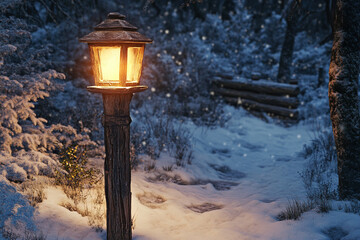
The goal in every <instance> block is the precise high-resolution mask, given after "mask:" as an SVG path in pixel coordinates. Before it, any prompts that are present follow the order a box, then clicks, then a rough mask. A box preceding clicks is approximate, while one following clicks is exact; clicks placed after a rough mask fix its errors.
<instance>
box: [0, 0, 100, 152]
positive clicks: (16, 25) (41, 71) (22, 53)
mask: <svg viewBox="0 0 360 240" xmlns="http://www.w3.org/2000/svg"><path fill="white" fill-rule="evenodd" d="M24 4H25V2H22V1H18V2H16V3H14V4H10V3H9V4H8V5H6V8H2V9H0V10H1V11H2V12H6V13H7V14H4V15H1V17H0V20H1V21H0V28H1V29H2V31H1V33H0V58H1V64H0V79H1V81H0V149H1V151H3V152H6V153H9V154H15V152H17V151H19V150H21V149H24V150H26V151H30V150H32V151H40V152H53V151H55V150H56V149H57V148H62V147H64V146H69V145H70V144H72V143H74V142H76V143H78V144H82V145H88V144H94V143H93V142H91V141H90V138H89V136H87V135H86V134H78V132H77V131H76V130H75V129H74V128H73V127H71V126H64V125H61V124H52V123H49V122H48V121H47V119H45V118H43V117H39V116H38V115H37V114H36V110H35V109H36V108H37V107H38V105H39V102H38V101H39V100H40V99H44V98H47V97H49V96H50V95H51V94H52V93H53V92H54V91H58V90H62V84H61V81H62V80H64V79H65V75H64V74H62V73H58V72H57V71H55V70H49V68H50V66H51V65H52V63H53V62H52V60H51V59H49V58H50V56H51V52H52V51H53V47H52V46H51V44H48V45H43V46H37V45H35V44H34V42H33V41H32V32H33V31H35V30H36V25H33V24H29V23H28V22H27V21H26V20H25V19H24V18H22V19H20V18H17V17H16V15H17V11H16V9H17V8H19V7H24ZM8 16H10V17H8Z"/></svg>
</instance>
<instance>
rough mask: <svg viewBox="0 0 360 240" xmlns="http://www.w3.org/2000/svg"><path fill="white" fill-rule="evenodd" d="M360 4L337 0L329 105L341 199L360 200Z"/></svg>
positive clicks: (352, 0) (352, 1) (350, 0)
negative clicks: (359, 81) (359, 90)
mask: <svg viewBox="0 0 360 240" xmlns="http://www.w3.org/2000/svg"><path fill="white" fill-rule="evenodd" d="M359 12H360V1H357V0H356V1H354V0H337V3H336V5H335V16H334V19H333V35H334V42H333V47H332V53H331V62H330V69H329V77H330V81H329V104H330V116H331V121H332V128H333V133H334V138H335V144H336V150H337V157H338V174H339V194H340V198H342V199H347V198H357V199H360V115H359V99H358V77H359V66H360V45H359V39H360V24H359V23H360V15H359Z"/></svg>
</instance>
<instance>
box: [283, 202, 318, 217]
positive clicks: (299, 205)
mask: <svg viewBox="0 0 360 240" xmlns="http://www.w3.org/2000/svg"><path fill="white" fill-rule="evenodd" d="M313 208H314V204H313V202H311V201H308V200H307V201H299V200H291V201H289V203H288V205H287V207H286V209H285V210H284V211H282V212H280V213H279V214H278V216H277V219H278V220H279V221H284V220H299V218H300V217H301V215H302V214H303V213H305V212H308V211H310V210H311V209H313Z"/></svg>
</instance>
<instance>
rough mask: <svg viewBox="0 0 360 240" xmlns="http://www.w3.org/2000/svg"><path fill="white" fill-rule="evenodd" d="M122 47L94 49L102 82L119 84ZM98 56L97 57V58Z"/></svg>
mask: <svg viewBox="0 0 360 240" xmlns="http://www.w3.org/2000/svg"><path fill="white" fill-rule="evenodd" d="M120 50H121V48H120V47H94V51H95V59H96V58H97V59H98V60H99V63H100V64H96V65H97V66H98V68H99V81H100V82H109V83H111V82H115V83H117V82H119V69H120ZM96 55H97V56H96Z"/></svg>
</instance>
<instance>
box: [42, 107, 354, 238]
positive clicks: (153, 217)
mask: <svg viewBox="0 0 360 240" xmlns="http://www.w3.org/2000/svg"><path fill="white" fill-rule="evenodd" d="M226 111H229V112H231V114H232V119H231V120H230V121H229V122H228V123H227V124H226V125H225V127H223V128H220V127H217V128H213V129H211V128H210V129H209V128H202V127H198V126H196V125H194V124H192V123H191V122H188V123H186V126H187V127H188V128H190V129H191V130H192V133H193V140H192V144H193V145H194V160H193V163H192V164H191V165H186V167H184V168H180V167H174V168H173V170H172V171H165V170H163V169H162V167H163V166H169V165H170V164H171V163H173V162H174V160H173V159H171V158H170V157H169V156H168V155H167V154H162V155H161V157H160V159H158V160H156V161H155V163H156V170H154V171H150V172H145V171H143V170H137V171H133V172H132V196H133V198H132V214H133V217H134V219H135V230H134V231H133V236H134V239H136V240H149V239H169V240H177V239H210V240H211V239H227V240H232V239H234V240H235V239H244V240H245V239H251V240H253V239H277V240H280V239H284V240H287V239H293V240H296V239H299V240H300V239H301V240H302V239H314V240H315V239H318V240H320V239H324V240H325V239H331V238H330V237H329V236H330V235H334V236H335V235H336V234H338V235H339V236H342V237H344V238H342V239H359V238H360V231H358V230H357V229H360V221H359V220H360V216H359V215H355V214H352V213H345V212H343V211H340V210H336V206H337V205H336V204H338V203H336V202H333V204H334V206H335V207H334V209H335V210H334V211H330V212H329V213H327V214H320V213H317V212H316V211H315V210H312V211H310V212H307V213H304V214H303V215H302V216H301V218H300V220H298V221H293V220H287V221H278V220H277V219H276V216H277V215H278V214H279V212H280V211H282V210H284V209H285V207H286V205H287V203H288V201H289V200H290V199H299V200H301V199H305V189H304V186H303V183H302V181H301V178H300V176H299V172H300V171H302V169H303V167H304V163H305V159H303V158H302V157H300V156H299V154H298V153H299V152H300V151H301V150H302V146H303V144H305V143H309V141H310V140H311V126H309V125H308V124H305V123H299V124H298V125H294V126H291V127H283V126H280V125H276V124H274V123H272V122H270V123H266V122H264V121H263V120H260V119H257V118H254V117H253V116H251V115H249V114H248V113H246V112H245V111H244V110H241V109H237V110H235V109H234V108H232V107H226ZM143 159H145V160H146V159H147V158H146V156H143ZM98 161H99V160H98ZM99 165H100V164H99ZM226 166H227V167H226ZM159 175H168V176H172V177H173V178H172V179H175V178H174V177H175V176H177V178H178V181H169V180H166V179H165V180H164V178H157V177H156V176H159ZM170 179H171V178H170ZM179 179H180V180H179ZM219 189H220V190H219ZM46 195H47V199H46V200H44V202H42V203H40V204H39V206H38V208H37V211H36V214H35V223H36V225H37V226H39V228H40V229H41V231H42V232H43V233H44V234H45V235H46V236H47V239H89V240H93V239H94V240H95V239H106V233H105V231H103V232H96V231H95V230H94V229H92V228H91V227H90V226H89V225H88V220H87V217H82V216H81V215H80V214H78V213H77V212H70V211H69V210H67V209H66V208H64V207H62V206H60V205H59V204H60V203H61V202H64V201H66V200H67V197H66V195H65V194H64V193H63V192H62V191H61V190H60V189H59V188H55V187H50V188H48V189H47V190H46Z"/></svg>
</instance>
